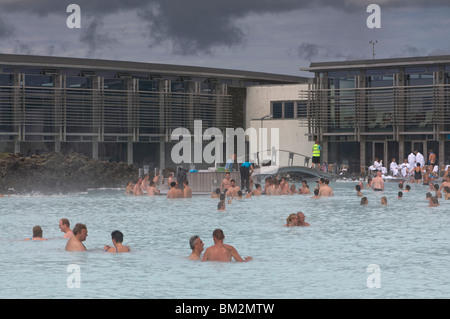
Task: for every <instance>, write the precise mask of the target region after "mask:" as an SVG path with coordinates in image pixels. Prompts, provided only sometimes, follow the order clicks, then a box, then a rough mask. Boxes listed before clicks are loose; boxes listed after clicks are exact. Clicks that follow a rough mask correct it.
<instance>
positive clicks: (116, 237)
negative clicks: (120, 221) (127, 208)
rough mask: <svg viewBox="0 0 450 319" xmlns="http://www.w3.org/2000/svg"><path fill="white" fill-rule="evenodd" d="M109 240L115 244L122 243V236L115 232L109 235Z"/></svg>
mask: <svg viewBox="0 0 450 319" xmlns="http://www.w3.org/2000/svg"><path fill="white" fill-rule="evenodd" d="M111 238H112V239H114V240H115V242H116V243H122V242H123V234H122V232H121V231H119V230H115V231H113V232H112V233H111Z"/></svg>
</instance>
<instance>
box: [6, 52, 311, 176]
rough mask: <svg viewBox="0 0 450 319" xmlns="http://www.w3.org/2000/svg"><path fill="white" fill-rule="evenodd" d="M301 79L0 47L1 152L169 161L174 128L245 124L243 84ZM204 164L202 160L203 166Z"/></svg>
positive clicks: (136, 161) (143, 162)
mask: <svg viewBox="0 0 450 319" xmlns="http://www.w3.org/2000/svg"><path fill="white" fill-rule="evenodd" d="M300 82H305V78H302V77H295V76H286V75H277V74H267V73H258V72H248V71H239V70H225V69H215V68H204V67H193V66H180V65H165V64H153V63H138V62H125V61H108V60H98V59H80V58H63V57H50V56H30V55H9V54H0V153H1V152H15V153H22V154H30V153H36V152H53V151H56V152H59V151H63V152H69V151H75V152H78V153H81V154H85V155H87V156H90V157H92V158H98V159H104V160H111V161H125V162H128V163H129V164H136V165H138V166H139V167H141V166H142V165H149V166H150V168H151V167H152V166H153V167H159V168H164V167H165V166H169V165H172V164H174V163H172V160H171V158H170V154H171V149H172V147H173V145H174V144H175V143H177V142H178V141H172V140H171V132H172V131H173V130H174V129H176V128H179V127H182V128H187V129H188V130H190V131H191V132H192V131H193V126H194V120H202V125H203V128H204V129H206V128H209V127H215V128H218V129H220V130H224V129H225V128H236V127H244V125H245V124H244V123H245V111H244V109H245V99H246V88H247V87H249V86H252V85H267V84H271V85H273V84H293V83H300ZM201 164H202V163H200V166H201Z"/></svg>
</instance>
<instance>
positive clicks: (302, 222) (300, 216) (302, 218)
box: [297, 212, 309, 226]
mask: <svg viewBox="0 0 450 319" xmlns="http://www.w3.org/2000/svg"><path fill="white" fill-rule="evenodd" d="M297 217H298V226H309V223H307V222H305V214H303V213H302V212H298V213H297Z"/></svg>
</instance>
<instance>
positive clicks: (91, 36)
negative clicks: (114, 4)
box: [80, 19, 117, 56]
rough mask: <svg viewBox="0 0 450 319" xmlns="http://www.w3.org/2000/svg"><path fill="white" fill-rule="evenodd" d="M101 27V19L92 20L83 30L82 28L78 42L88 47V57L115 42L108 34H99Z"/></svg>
mask: <svg viewBox="0 0 450 319" xmlns="http://www.w3.org/2000/svg"><path fill="white" fill-rule="evenodd" d="M102 26H103V21H102V20H101V19H93V20H92V21H91V22H89V23H88V24H87V26H86V27H85V28H82V31H81V32H82V34H81V36H80V41H81V42H82V43H84V44H86V45H87V47H88V52H87V56H90V55H91V54H93V53H94V52H96V51H97V50H98V49H99V48H101V47H104V46H107V45H109V44H112V43H115V42H117V40H116V39H114V38H113V37H111V36H110V35H109V34H108V33H101V32H100V28H101V27H102Z"/></svg>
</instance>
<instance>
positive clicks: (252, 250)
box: [0, 182, 450, 299]
mask: <svg viewBox="0 0 450 319" xmlns="http://www.w3.org/2000/svg"><path fill="white" fill-rule="evenodd" d="M354 185H355V183H354V182H334V183H332V184H331V186H332V187H333V189H334V193H335V196H334V197H332V198H320V199H311V198H310V197H311V196H309V195H294V196H261V197H253V198H250V199H244V200H240V201H234V202H233V203H231V204H229V205H227V207H226V211H225V212H218V211H217V199H211V198H209V196H200V195H199V196H194V197H193V198H190V199H172V200H169V199H167V198H165V196H158V197H130V196H126V195H124V194H123V190H103V191H90V192H88V193H86V194H78V195H71V196H63V195H60V196H38V195H34V196H11V197H4V198H0V245H1V246H0V251H1V253H0V256H1V258H0V283H1V289H0V298H152V299H153V298H175V299H178V298H189V299H192V298H194V299H195V298H207V299H216V298H221V299H223V298H272V299H278V298H449V297H450V274H449V271H448V264H449V261H450V245H449V244H450V201H445V200H443V199H441V200H440V203H441V206H440V207H434V208H430V207H427V206H428V202H427V201H426V200H425V193H426V192H427V191H428V187H427V186H423V185H417V184H414V185H412V191H411V192H410V193H405V194H404V198H403V199H401V200H399V199H397V198H396V197H397V191H398V190H397V184H396V183H393V182H392V183H387V185H386V191H385V192H383V193H380V192H373V191H371V190H363V194H364V196H367V197H368V198H369V205H367V206H360V204H359V203H360V198H359V197H357V196H356V192H355V191H354ZM381 196H386V197H387V199H388V205H387V206H381V204H380V198H381ZM297 211H303V213H304V214H305V215H306V221H307V222H309V223H310V224H311V226H310V227H289V228H287V227H282V225H283V224H285V222H286V221H285V219H286V217H287V216H288V215H289V214H290V213H295V212H297ZM63 217H66V218H68V219H69V220H70V222H71V224H72V226H73V225H75V224H76V223H78V222H81V223H84V224H86V226H87V228H88V237H87V240H86V241H85V242H84V244H85V246H86V247H87V249H88V251H87V252H67V251H65V250H64V247H65V244H66V240H65V239H62V235H63V234H62V233H61V231H60V230H59V228H58V222H59V220H60V219H61V218H63ZM35 225H41V227H42V228H43V230H44V237H45V238H48V239H49V240H47V241H44V242H37V241H33V242H32V241H23V239H24V238H27V237H31V235H32V234H31V231H32V227H33V226H35ZM215 228H222V229H223V231H224V233H225V236H226V238H225V243H228V244H231V245H233V246H234V247H235V248H236V249H237V250H238V252H239V253H240V254H241V256H252V257H253V261H251V262H248V263H237V262H231V263H217V262H206V263H202V262H200V261H191V260H188V259H187V256H189V254H190V247H189V243H188V242H189V238H190V237H191V236H192V235H194V234H197V235H199V236H200V237H201V238H202V240H203V242H204V243H205V248H206V247H208V246H210V245H212V244H213V241H212V232H213V230H214V229H215ZM115 229H119V230H120V231H122V232H123V233H124V235H125V237H124V244H126V245H129V246H130V247H131V248H132V252H131V253H129V254H107V253H104V252H103V251H102V248H103V246H104V245H105V244H109V245H111V237H110V233H111V232H112V231H113V230H115ZM372 264H375V265H377V266H378V267H379V272H378V273H377V276H378V277H376V280H375V281H373V282H377V283H379V286H377V287H379V288H376V287H375V288H369V286H371V285H370V284H369V285H368V278H369V277H370V276H371V275H373V273H372V272H368V271H367V270H368V266H369V265H372ZM69 265H76V266H77V267H78V269H79V272H78V273H77V274H78V275H79V277H77V278H78V279H79V281H78V282H79V284H80V285H79V288H70V284H68V279H71V278H73V274H74V272H72V269H69V268H68V267H69ZM371 278H372V277H371ZM71 280H72V279H71ZM72 287H73V286H72ZM372 287H373V285H372Z"/></svg>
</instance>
